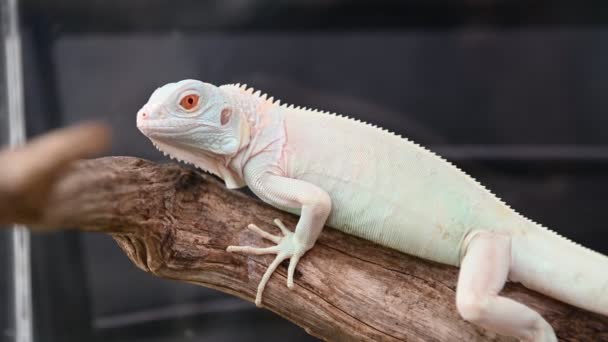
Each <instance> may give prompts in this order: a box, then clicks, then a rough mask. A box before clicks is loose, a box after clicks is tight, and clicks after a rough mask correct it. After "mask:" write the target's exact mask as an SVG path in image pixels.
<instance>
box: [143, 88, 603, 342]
mask: <svg viewBox="0 0 608 342" xmlns="http://www.w3.org/2000/svg"><path fill="white" fill-rule="evenodd" d="M137 125H138V127H139V129H140V130H141V131H142V133H144V134H145V135H146V136H147V137H148V138H149V139H150V140H151V141H152V142H153V143H154V145H155V146H156V147H157V148H159V149H160V150H161V151H163V152H164V153H168V154H169V155H171V156H172V157H174V158H177V159H178V160H182V161H184V162H187V163H192V164H194V165H196V166H198V167H199V168H201V169H204V170H206V171H209V172H211V173H214V174H216V175H218V176H219V177H221V178H222V179H224V181H225V182H226V185H227V187H229V188H238V187H242V186H248V187H249V188H250V189H251V190H252V191H253V192H254V193H255V194H256V195H257V196H259V197H260V198H261V199H262V200H263V201H265V202H267V203H269V204H271V205H273V206H275V207H277V208H279V209H282V210H285V211H289V212H292V213H295V214H298V215H300V220H299V221H298V224H297V225H296V227H295V231H294V232H291V231H290V230H289V229H287V228H286V227H285V226H283V224H282V223H281V222H280V221H278V220H275V223H276V224H277V226H279V228H280V229H281V231H282V236H275V235H272V234H269V233H267V232H265V231H263V230H262V229H260V228H259V227H257V226H255V225H250V226H249V227H248V228H249V229H251V230H252V231H253V232H255V233H257V234H259V235H261V236H262V237H263V238H265V239H268V240H270V241H272V242H274V243H276V246H273V247H268V248H256V247H250V246H230V247H228V249H227V250H228V251H230V252H240V253H245V254H276V258H275V259H274V261H273V262H272V263H271V265H270V266H269V267H268V270H267V271H266V273H265V274H264V276H263V277H262V279H261V281H260V283H259V287H258V293H257V296H256V304H257V305H258V306H259V305H261V303H262V293H263V291H264V287H265V285H266V283H267V282H268V280H269V279H270V277H271V275H272V273H273V272H274V270H275V269H276V268H277V267H278V265H279V264H280V263H281V262H282V261H283V260H286V259H290V263H289V268H288V279H287V286H288V287H290V288H291V287H293V274H294V271H295V268H296V266H297V263H298V261H299V260H300V258H301V257H302V256H303V255H304V254H305V253H306V251H308V250H309V249H311V248H312V247H313V246H314V244H315V241H316V240H317V238H318V236H319V234H320V232H321V230H322V228H323V226H324V225H325V224H326V223H327V224H328V225H329V226H331V227H334V228H336V229H339V230H342V231H344V232H346V233H349V234H353V235H356V236H360V237H363V238H365V239H368V240H371V241H374V242H377V243H379V244H381V245H384V246H386V247H390V248H393V249H396V250H399V251H402V252H404V253H408V254H412V255H416V256H419V257H422V258H425V259H429V260H433V261H437V262H441V263H445V264H450V265H454V266H460V274H459V281H458V288H457V296H456V304H457V308H458V311H459V312H460V314H461V315H462V317H463V318H464V319H466V320H468V321H471V322H473V323H475V324H478V325H480V326H482V327H484V328H486V329H489V330H492V331H495V332H498V333H501V334H504V335H510V336H514V337H517V338H519V339H520V340H522V341H556V337H555V334H554V332H553V329H552V328H551V326H550V325H549V324H548V323H547V322H546V321H545V320H544V319H543V318H542V317H541V316H540V315H539V314H538V313H536V312H535V311H533V310H531V309H530V308H528V307H527V306H525V305H523V304H521V303H518V302H515V301H513V300H510V299H507V298H504V297H501V296H499V295H498V294H499V292H500V291H501V289H502V287H503V286H504V283H505V282H506V281H507V280H512V281H519V282H521V283H522V284H524V285H525V286H527V287H529V288H531V289H534V290H537V291H539V292H542V293H545V294H547V295H549V296H552V297H554V298H556V299H559V300H562V301H565V302H568V303H570V304H572V305H576V306H579V307H582V308H585V309H588V310H591V311H594V312H598V313H601V314H604V315H608V272H602V271H603V270H607V269H608V258H606V257H605V256H603V255H600V254H599V253H596V252H593V251H591V250H588V249H585V248H583V247H580V246H578V245H576V244H574V243H572V242H570V241H568V240H566V239H564V238H562V237H560V236H558V235H557V234H555V233H553V232H551V231H549V230H547V229H545V228H543V227H541V226H539V225H538V224H536V223H534V222H532V221H530V220H528V219H526V218H525V217H523V216H521V215H520V214H518V213H517V212H515V211H514V210H512V209H511V208H509V207H508V206H507V205H506V204H504V203H503V202H502V201H501V200H499V199H498V198H497V197H496V196H495V195H493V194H492V193H491V192H489V191H488V190H486V189H485V188H484V187H483V186H481V185H480V184H479V183H478V182H477V181H475V180H474V179H473V178H471V177H470V176H468V175H467V174H465V173H464V172H462V171H460V170H459V169H458V168H456V167H455V166H453V165H452V164H450V163H448V162H447V161H445V160H444V159H442V158H440V157H438V156H437V155H435V154H434V153H432V152H430V151H428V150H426V149H424V148H422V147H420V146H418V145H416V144H414V143H413V142H411V141H409V140H406V139H403V138H401V137H398V136H396V135H394V134H392V133H389V132H387V131H384V130H382V129H379V128H377V127H374V126H371V125H368V124H366V123H362V122H359V121H355V120H352V119H349V118H347V117H342V116H337V115H335V114H329V113H321V112H318V111H313V110H309V109H303V108H294V107H293V106H286V105H280V104H279V103H278V102H275V101H274V100H272V99H267V98H266V96H265V95H264V96H263V95H260V93H259V92H257V93H254V92H253V90H252V89H247V88H246V87H245V86H242V87H240V86H238V85H225V86H221V87H215V86H213V85H211V84H207V83H203V82H200V81H196V80H183V81H180V82H177V83H170V84H167V85H165V86H163V87H161V88H159V89H157V90H156V91H155V92H154V93H153V94H152V96H151V97H150V99H149V101H148V103H146V104H145V105H144V106H143V107H142V109H141V110H140V111H139V112H138V115H137Z"/></svg>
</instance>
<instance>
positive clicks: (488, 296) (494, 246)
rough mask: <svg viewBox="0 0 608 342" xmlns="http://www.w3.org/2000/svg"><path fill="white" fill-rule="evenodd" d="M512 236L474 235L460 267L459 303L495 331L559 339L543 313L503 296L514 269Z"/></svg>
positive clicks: (468, 315)
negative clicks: (503, 289) (501, 294)
mask: <svg viewBox="0 0 608 342" xmlns="http://www.w3.org/2000/svg"><path fill="white" fill-rule="evenodd" d="M511 264H512V263H511V238H510V237H509V236H508V235H504V234H498V233H492V232H487V231H482V232H479V233H477V234H476V235H475V236H473V237H472V239H471V241H470V242H469V245H468V247H467V250H466V253H465V256H464V258H463V260H462V263H461V266H460V274H459V276H458V286H457V289H456V306H457V308H458V312H459V313H460V315H461V316H462V317H463V318H464V319H465V320H467V321H469V322H472V323H474V324H476V325H478V326H481V327H483V328H485V329H488V330H491V331H493V332H496V333H499V334H502V335H507V336H513V337H516V338H519V339H520V340H522V341H533V342H541V341H542V342H553V341H557V338H556V337H555V333H554V332H553V329H552V328H551V326H550V325H549V323H547V321H545V320H544V319H543V318H542V317H541V316H540V314H538V313H537V312H536V311H534V310H532V309H530V308H529V307H527V306H525V305H523V304H521V303H518V302H516V301H514V300H512V299H509V298H506V297H502V296H499V295H498V294H499V292H500V291H501V290H502V288H503V286H504V284H505V282H506V281H507V277H508V275H509V271H510V269H511V267H512V266H511Z"/></svg>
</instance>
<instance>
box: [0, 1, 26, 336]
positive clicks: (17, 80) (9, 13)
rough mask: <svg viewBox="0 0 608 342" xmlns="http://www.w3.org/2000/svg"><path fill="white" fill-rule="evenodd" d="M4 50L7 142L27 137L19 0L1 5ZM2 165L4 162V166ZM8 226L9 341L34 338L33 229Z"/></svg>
mask: <svg viewBox="0 0 608 342" xmlns="http://www.w3.org/2000/svg"><path fill="white" fill-rule="evenodd" d="M0 7H1V8H0V24H1V29H2V32H1V33H2V54H1V56H2V57H1V58H0V62H1V63H0V64H1V68H2V74H1V75H0V80H1V81H0V93H1V94H2V95H1V97H0V119H1V121H0V130H1V132H0V139H1V143H2V145H3V146H6V145H16V144H20V143H22V142H23V141H24V140H25V124H24V119H25V118H24V112H23V96H22V89H23V88H22V87H23V83H22V76H21V75H22V74H21V63H22V59H21V37H20V32H19V24H18V12H17V0H6V1H3V2H2V4H1V6H0ZM0 167H1V166H0ZM6 228H9V227H4V229H2V231H1V233H0V234H1V235H0V248H2V252H0V258H2V259H1V260H2V261H0V262H1V263H2V265H1V266H2V270H3V272H5V273H6V276H4V277H2V281H0V291H1V292H0V300H2V301H3V302H5V303H6V305H3V306H2V307H3V311H2V312H0V317H2V318H1V320H0V324H2V326H1V327H2V328H3V329H2V332H3V334H2V338H3V339H5V340H6V341H16V342H31V341H32V310H31V282H30V277H31V270H30V254H29V253H30V249H29V246H30V245H29V243H30V238H29V232H28V231H27V230H26V229H25V227H10V228H12V229H6Z"/></svg>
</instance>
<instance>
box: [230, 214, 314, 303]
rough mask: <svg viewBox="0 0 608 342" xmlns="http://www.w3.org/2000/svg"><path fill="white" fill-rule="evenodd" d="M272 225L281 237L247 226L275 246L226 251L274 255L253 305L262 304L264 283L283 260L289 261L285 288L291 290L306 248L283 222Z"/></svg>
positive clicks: (246, 247) (236, 247)
mask: <svg viewBox="0 0 608 342" xmlns="http://www.w3.org/2000/svg"><path fill="white" fill-rule="evenodd" d="M274 223H275V224H276V225H277V226H278V227H279V229H281V232H282V233H283V236H277V235H273V234H270V233H268V232H265V231H263V230H262V229H260V228H259V227H258V226H256V225H254V224H250V225H249V226H247V228H249V229H250V230H252V231H253V232H255V233H256V234H258V235H260V236H261V237H263V238H264V239H266V240H270V241H272V242H274V243H276V246H272V247H265V248H259V247H250V246H229V247H228V248H227V249H226V251H227V252H241V253H244V254H254V255H262V254H276V255H277V256H276V258H274V260H273V261H272V263H271V264H270V266H268V269H267V270H266V272H265V273H264V276H263V277H262V280H260V283H259V285H258V292H257V294H256V296H255V305H256V306H260V305H261V304H262V293H263V292H264V287H266V283H268V280H269V279H270V276H271V275H272V273H274V271H275V270H276V269H277V267H278V266H279V265H280V264H281V262H283V260H286V259H290V260H289V268H288V270H287V287H289V288H290V289H291V288H293V275H294V273H295V270H296V266H297V265H298V261H300V258H301V257H302V255H304V253H306V251H307V248H306V246H305V245H304V244H302V243H299V242H298V241H296V239H295V235H294V233H293V232H291V231H290V230H289V229H287V227H285V225H284V224H283V222H281V220H279V219H275V220H274Z"/></svg>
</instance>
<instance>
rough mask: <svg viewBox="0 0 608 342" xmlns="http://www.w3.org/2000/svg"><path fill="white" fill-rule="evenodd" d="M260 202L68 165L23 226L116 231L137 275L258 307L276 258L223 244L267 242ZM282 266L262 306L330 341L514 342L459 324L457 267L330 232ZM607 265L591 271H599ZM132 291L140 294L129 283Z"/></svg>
mask: <svg viewBox="0 0 608 342" xmlns="http://www.w3.org/2000/svg"><path fill="white" fill-rule="evenodd" d="M274 218H280V219H281V220H283V222H284V223H285V224H286V225H287V226H288V227H289V226H290V227H294V226H295V224H296V222H297V217H295V216H292V215H290V214H287V213H284V212H281V211H279V210H276V209H274V208H271V207H270V206H267V205H265V204H263V203H262V202H260V201H259V200H257V199H254V198H251V197H249V196H247V195H245V194H243V193H240V192H238V191H229V190H226V189H225V188H224V186H223V185H222V184H220V183H219V182H218V181H217V180H215V178H213V177H210V176H206V175H203V174H201V173H200V172H198V171H194V170H191V169H188V168H186V167H181V166H178V165H175V164H163V165H158V164H154V163H152V162H148V161H144V160H140V159H136V158H128V157H109V158H101V159H95V160H89V161H81V162H78V163H76V164H74V165H73V166H72V167H71V168H70V169H69V170H68V171H67V172H66V173H65V175H64V176H63V178H62V179H61V180H60V181H59V183H58V184H57V185H56V186H55V187H54V188H53V191H52V193H51V195H50V200H49V201H48V205H47V206H46V208H45V209H44V211H43V213H42V214H41V215H38V216H37V217H36V219H35V220H29V222H25V223H30V224H34V225H35V226H38V227H75V228H78V229H82V230H86V231H96V232H104V233H109V234H111V235H112V236H113V237H114V239H115V240H116V242H117V243H118V244H119V245H120V247H121V248H122V249H123V250H124V252H125V253H126V254H127V255H128V256H129V258H130V259H131V260H132V261H133V262H134V263H135V264H136V265H137V266H138V267H139V268H140V269H142V270H144V271H146V272H150V273H152V274H154V275H157V276H159V277H163V278H170V279H174V280H178V281H185V282H190V283H194V284H198V285H201V286H206V287H210V288H214V289H217V290H220V291H223V292H226V293H229V294H231V295H235V296H238V297H240V298H243V299H245V300H248V301H253V299H254V297H255V292H256V287H257V285H258V282H259V280H260V278H261V276H262V274H263V273H264V271H265V270H266V267H267V266H268V264H269V263H270V262H271V261H272V259H273V257H274V256H244V255H239V254H233V253H227V252H226V251H225V249H226V247H227V246H228V245H252V246H269V245H270V244H269V242H267V241H264V240H262V239H261V238H260V237H259V236H257V235H256V234H254V233H252V232H250V231H249V230H247V229H245V227H246V226H247V225H248V224H249V223H255V224H257V225H259V226H260V227H264V228H265V229H267V230H273V231H276V232H277V233H278V229H276V227H275V226H274V224H273V223H272V221H273V219H274ZM286 266H287V264H283V265H282V266H281V267H279V269H278V270H277V272H275V274H274V275H273V277H272V278H271V280H270V282H269V283H268V286H267V288H266V290H265V292H264V298H263V306H264V307H265V308H267V309H269V310H272V311H274V312H275V313H277V314H279V315H281V316H282V317H284V318H286V319H288V320H290V321H292V322H294V323H295V324H297V325H299V326H301V327H303V328H304V329H305V330H306V331H307V332H308V333H310V334H312V335H314V336H317V337H319V338H321V339H324V340H330V341H360V340H374V341H509V340H511V339H508V338H505V337H500V336H496V335H494V334H491V333H487V332H485V331H483V330H482V329H478V328H476V327H474V326H473V325H471V324H469V323H467V322H465V321H463V320H462V319H461V318H460V317H459V315H458V313H457V311H456V307H455V304H454V302H455V300H454V298H455V289H456V280H457V269H456V268H454V267H450V266H445V265H440V264H436V263H432V262H429V261H425V260H421V259H418V258H415V257H411V256H407V255H404V254H401V253H399V252H396V251H393V250H389V249H387V248H383V247H381V246H378V245H375V244H373V243H370V242H368V241H365V240H362V239H358V238H355V237H353V236H349V235H346V234H343V233H341V232H339V231H337V230H333V229H330V228H325V230H324V232H323V234H322V235H321V237H320V239H319V241H318V242H317V244H316V245H315V247H314V248H313V249H312V250H311V251H310V252H308V253H307V254H306V255H305V256H304V257H303V258H302V260H301V261H300V263H299V265H298V268H297V271H296V279H295V288H294V289H293V290H289V289H288V288H287V286H286ZM602 271H606V270H598V272H602ZM129 290H131V291H137V286H136V285H134V286H133V288H132V289H129ZM504 294H505V295H506V296H508V297H511V298H514V299H516V300H518V301H521V302H523V303H526V304H527V305H529V306H531V307H532V308H534V309H535V310H537V311H538V312H540V313H541V314H542V315H543V316H544V317H545V318H546V319H547V320H548V321H549V322H550V323H551V324H552V325H553V327H554V328H555V330H556V332H557V334H558V337H559V338H560V340H562V341H600V340H608V318H606V317H601V316H599V315H595V314H592V313H589V312H585V311H583V310H579V309H576V308H574V307H572V306H568V305H566V304H563V303H560V302H558V301H555V300H553V299H550V298H548V297H545V296H543V295H540V294H537V293H534V292H532V291H529V290H527V289H525V288H524V287H522V286H520V285H513V284H509V285H507V286H506V289H505V290H504Z"/></svg>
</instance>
